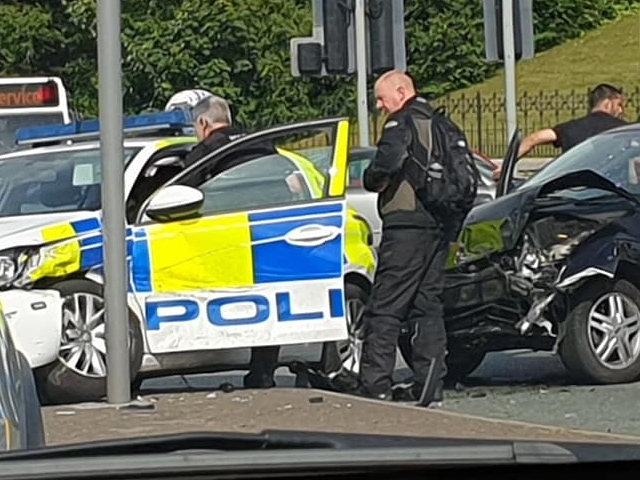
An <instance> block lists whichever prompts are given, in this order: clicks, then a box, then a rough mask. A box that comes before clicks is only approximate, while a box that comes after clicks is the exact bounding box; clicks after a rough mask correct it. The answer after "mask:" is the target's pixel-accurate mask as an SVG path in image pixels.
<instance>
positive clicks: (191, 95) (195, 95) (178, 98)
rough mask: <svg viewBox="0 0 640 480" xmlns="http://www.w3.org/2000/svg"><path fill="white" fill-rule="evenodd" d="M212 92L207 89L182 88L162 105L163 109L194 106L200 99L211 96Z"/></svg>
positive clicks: (166, 110)
mask: <svg viewBox="0 0 640 480" xmlns="http://www.w3.org/2000/svg"><path fill="white" fill-rule="evenodd" d="M212 96H213V93H211V92H210V91H208V90H201V89H197V88H194V89H191V90H182V91H180V92H178V93H175V94H174V95H173V96H172V97H171V98H170V99H169V101H168V102H167V104H166V105H165V107H164V111H165V112H168V111H169V110H174V109H176V108H185V107H189V108H193V107H195V106H196V104H197V103H198V102H200V100H202V99H204V98H207V97H212Z"/></svg>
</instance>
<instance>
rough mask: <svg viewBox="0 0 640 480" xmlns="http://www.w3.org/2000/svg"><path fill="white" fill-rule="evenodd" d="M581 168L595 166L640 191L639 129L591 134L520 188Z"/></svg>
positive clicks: (616, 181) (620, 183)
mask: <svg viewBox="0 0 640 480" xmlns="http://www.w3.org/2000/svg"><path fill="white" fill-rule="evenodd" d="M578 170H592V171H594V172H595V173H598V174H599V175H601V176H603V177H604V178H606V179H607V180H609V181H611V182H612V183H614V184H615V185H616V186H618V187H620V188H623V189H624V190H626V191H628V192H629V193H632V194H634V195H640V129H638V130H625V131H619V132H609V133H604V134H601V135H597V136H595V137H592V138H590V139H588V140H586V141H584V142H582V143H581V144H579V145H576V146H575V147H574V148H572V149H571V150H568V151H567V152H565V153H563V154H562V155H560V156H559V157H557V158H556V159H555V160H553V161H552V162H550V163H548V164H547V165H546V166H545V167H544V168H542V169H541V170H540V171H539V172H538V173H536V174H535V175H533V176H532V177H531V178H529V179H528V180H527V181H525V182H524V183H522V184H521V185H520V187H519V188H528V187H532V186H536V185H541V184H544V183H547V182H549V181H551V180H554V179H556V178H559V177H561V176H563V175H566V174H568V173H571V172H575V171H578ZM586 186H587V185H585V187H586Z"/></svg>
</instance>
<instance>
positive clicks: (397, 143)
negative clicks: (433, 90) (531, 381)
mask: <svg viewBox="0 0 640 480" xmlns="http://www.w3.org/2000/svg"><path fill="white" fill-rule="evenodd" d="M375 94H376V101H377V108H378V109H379V110H381V111H382V112H384V113H386V114H388V118H387V120H386V123H385V124H384V129H383V132H382V136H381V138H380V141H379V142H378V145H377V147H378V148H377V153H376V156H375V158H374V159H373V161H372V162H371V164H370V165H369V167H368V168H367V169H366V170H365V172H364V177H363V183H364V187H365V188H366V189H367V190H369V191H372V192H378V194H379V195H378V212H379V214H380V217H381V219H382V240H381V243H380V247H379V255H378V266H377V270H376V275H375V281H374V286H373V290H372V292H371V295H370V301H369V304H368V305H367V308H366V310H365V314H364V317H363V318H364V319H363V321H364V327H365V332H366V333H365V338H364V343H363V351H362V363H361V369H360V394H361V395H364V396H369V397H374V398H378V399H382V400H403V401H406V400H411V401H416V402H417V403H418V404H419V405H422V406H429V405H430V404H431V403H432V402H441V401H442V387H443V381H442V380H443V378H444V376H445V374H446V367H445V365H444V356H445V352H446V333H445V329H444V320H443V311H442V310H443V308H442V302H441V296H442V291H443V289H444V269H445V260H446V255H447V252H448V244H449V236H450V235H448V234H447V233H446V232H447V230H446V228H445V226H443V225H442V224H441V221H439V220H436V218H435V217H434V216H433V215H431V214H430V213H429V212H428V211H427V210H426V209H425V207H424V206H423V205H422V203H421V202H420V201H419V199H418V197H417V196H416V193H415V191H414V189H413V187H412V186H411V184H410V183H409V181H408V178H409V177H407V173H408V170H407V167H406V164H405V159H407V158H408V157H409V155H408V148H409V147H410V146H412V145H413V144H412V142H421V144H422V147H423V148H422V149H416V148H412V149H411V151H413V152H417V151H424V152H428V151H430V148H429V147H430V134H429V129H430V125H431V124H430V121H425V117H424V116H423V117H421V118H420V120H418V119H417V117H418V114H419V113H423V112H424V111H425V109H427V108H430V107H428V104H427V101H426V100H425V99H424V98H422V97H420V96H419V95H418V94H417V92H416V89H415V87H414V82H413V80H412V79H411V78H410V77H409V76H408V75H406V74H404V73H403V72H400V71H397V70H392V71H389V72H387V73H385V74H383V75H382V76H381V77H380V78H379V79H378V80H377V82H376V84H375ZM412 123H413V126H414V127H415V128H416V129H417V130H416V131H417V132H418V137H419V138H415V139H414V138H412V137H413V135H411V131H412ZM423 133H424V135H423ZM425 154H426V153H425ZM407 322H408V326H411V328H414V335H412V342H413V362H412V363H413V370H414V381H413V383H411V384H409V385H406V386H405V387H404V388H400V387H399V386H397V385H396V386H395V388H394V386H393V384H392V375H393V371H394V368H395V358H396V346H397V344H398V337H399V334H400V328H401V325H402V324H403V323H407Z"/></svg>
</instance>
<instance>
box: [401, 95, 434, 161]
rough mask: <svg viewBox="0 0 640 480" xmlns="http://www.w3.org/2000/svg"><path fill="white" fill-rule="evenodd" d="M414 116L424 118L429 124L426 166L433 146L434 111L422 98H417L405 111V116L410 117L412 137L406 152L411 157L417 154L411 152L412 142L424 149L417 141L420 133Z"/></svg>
mask: <svg viewBox="0 0 640 480" xmlns="http://www.w3.org/2000/svg"><path fill="white" fill-rule="evenodd" d="M416 114H417V115H418V116H421V117H425V118H426V119H427V120H428V122H429V126H428V130H427V135H428V138H427V147H426V154H427V164H428V163H429V161H430V160H431V157H432V152H433V145H434V144H433V120H434V110H433V108H432V107H431V105H429V104H428V103H427V102H426V101H425V100H424V99H423V98H422V97H418V98H417V99H416V100H415V101H414V102H413V103H412V104H411V106H410V107H409V108H408V109H407V116H409V117H410V118H409V119H408V120H409V123H410V131H411V135H412V136H411V139H410V141H409V145H408V146H407V152H408V153H409V154H410V155H412V156H413V155H415V154H416V153H418V152H414V151H413V148H412V147H413V146H414V142H417V143H419V144H420V146H421V147H424V145H423V144H422V142H420V140H419V138H420V133H419V132H418V129H417V125H416V121H415V118H414V116H415V115H416Z"/></svg>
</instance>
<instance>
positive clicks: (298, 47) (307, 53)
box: [290, 37, 323, 77]
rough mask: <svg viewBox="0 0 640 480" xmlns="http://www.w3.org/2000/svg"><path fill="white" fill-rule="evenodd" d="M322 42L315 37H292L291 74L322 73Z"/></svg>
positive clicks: (296, 75) (295, 75) (297, 75)
mask: <svg viewBox="0 0 640 480" xmlns="http://www.w3.org/2000/svg"><path fill="white" fill-rule="evenodd" d="M322 56H323V54H322V43H321V42H319V41H317V40H316V39H315V38H313V37H302V38H292V39H291V57H290V58H291V74H292V75H293V76H294V77H299V76H301V75H311V76H314V75H322V74H323V68H322V67H323V64H322Z"/></svg>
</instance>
